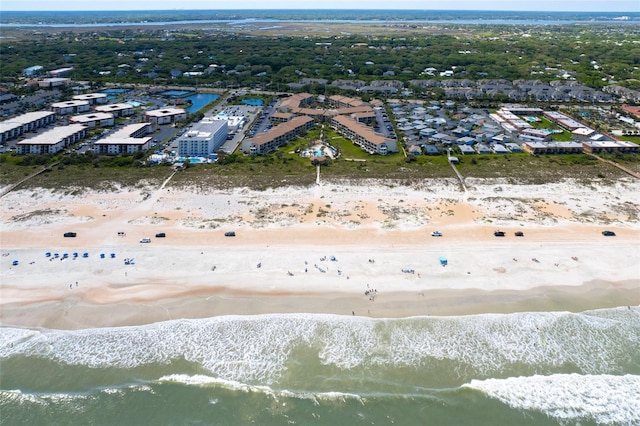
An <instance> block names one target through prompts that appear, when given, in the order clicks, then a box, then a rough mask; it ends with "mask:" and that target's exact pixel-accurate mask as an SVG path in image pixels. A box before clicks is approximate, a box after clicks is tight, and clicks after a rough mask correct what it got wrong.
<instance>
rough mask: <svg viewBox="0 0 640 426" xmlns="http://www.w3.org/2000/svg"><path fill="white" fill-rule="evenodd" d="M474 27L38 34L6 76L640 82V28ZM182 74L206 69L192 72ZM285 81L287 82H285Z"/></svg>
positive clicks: (12, 50) (14, 50)
mask: <svg viewBox="0 0 640 426" xmlns="http://www.w3.org/2000/svg"><path fill="white" fill-rule="evenodd" d="M621 28H622V27H604V26H598V25H593V26H589V25H584V26H557V27H553V26H473V27H460V29H459V30H458V31H451V30H449V31H448V33H446V34H422V33H416V34H411V33H409V34H402V35H401V36H400V35H397V36H395V35H373V34H370V35H361V34H332V35H327V36H292V35H279V36H273V35H255V34H241V33H231V32H228V31H219V30H215V29H213V30H207V31H205V30H150V29H147V30H141V29H126V30H118V29H105V30H101V31H94V32H88V33H78V32H72V31H62V32H59V33H55V34H53V33H52V34H44V33H42V34H41V33H38V34H33V35H31V36H30V37H29V38H28V39H27V40H5V41H3V42H1V43H0V59H1V60H0V64H1V66H0V79H1V80H2V81H4V82H8V81H14V82H17V81H19V79H20V78H21V73H22V70H23V69H24V68H27V67H29V66H32V65H42V66H43V67H44V69H45V70H52V69H56V68H62V67H68V66H73V68H74V71H73V74H72V76H71V77H72V78H74V79H76V80H89V81H92V82H97V83H106V82H116V83H147V84H186V85H194V83H197V84H198V85H212V86H219V87H229V86H231V87H233V86H248V85H252V84H255V85H265V84H270V85H272V87H275V85H284V84H287V83H290V82H296V81H299V80H300V79H301V78H305V77H306V78H315V79H320V78H321V79H327V80H329V81H333V80H338V79H359V80H363V81H371V80H381V79H394V80H400V81H403V82H405V84H406V83H407V82H408V81H409V80H412V79H419V78H434V79H438V78H441V77H439V74H436V75H435V76H433V77H432V76H424V75H423V74H422V72H423V71H424V69H425V68H429V67H432V68H435V69H436V70H438V71H444V70H448V69H454V70H455V78H467V79H480V78H489V79H499V78H502V79H507V80H515V79H538V80H542V81H550V80H554V79H557V78H558V77H557V74H558V73H559V72H561V71H567V72H569V73H571V74H572V75H573V76H574V77H575V78H576V79H577V80H578V81H580V82H582V83H584V84H586V85H588V86H591V87H594V88H601V87H602V86H603V85H605V84H609V82H612V81H615V82H616V83H617V84H620V85H628V86H630V87H634V86H636V85H637V82H638V81H640V71H639V69H638V68H639V67H640V43H639V41H640V29H639V28H637V27H636V26H631V25H628V26H625V27H624V31H623V30H622V29H621ZM185 72H197V73H200V72H202V73H203V74H202V75H198V76H191V77H186V76H184V73H185ZM282 87H283V88H284V86H282Z"/></svg>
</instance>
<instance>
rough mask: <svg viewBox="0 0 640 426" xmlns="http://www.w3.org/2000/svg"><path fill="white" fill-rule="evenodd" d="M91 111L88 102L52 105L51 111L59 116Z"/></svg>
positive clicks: (65, 102) (67, 102) (66, 102)
mask: <svg viewBox="0 0 640 426" xmlns="http://www.w3.org/2000/svg"><path fill="white" fill-rule="evenodd" d="M89 109H90V107H89V102H87V101H64V102H54V103H52V104H51V111H53V112H55V113H56V114H58V115H68V114H80V113H82V112H87V111H89Z"/></svg>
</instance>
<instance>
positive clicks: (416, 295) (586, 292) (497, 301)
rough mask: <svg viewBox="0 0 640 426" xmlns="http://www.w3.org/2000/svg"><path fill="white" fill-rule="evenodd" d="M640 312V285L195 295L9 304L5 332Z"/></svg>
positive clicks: (214, 291) (199, 291)
mask: <svg viewBox="0 0 640 426" xmlns="http://www.w3.org/2000/svg"><path fill="white" fill-rule="evenodd" d="M620 306H640V282H638V281H633V280H630V281H625V282H591V283H586V284H584V285H581V286H545V287H539V288H533V289H529V290H493V291H486V290H479V289H463V290H447V289H442V290H426V291H420V292H395V293H384V294H378V295H377V296H376V298H375V301H371V300H370V299H367V298H366V297H364V296H363V297H361V296H360V295H356V294H351V293H336V294H332V295H321V294H312V295H303V294H300V293H296V294H294V293H282V292H280V293H269V292H262V293H249V292H238V291H234V290H230V289H209V290H207V289H193V290H191V291H188V292H186V294H182V295H179V296H177V297H167V298H164V299H159V300H156V301H154V302H148V301H144V302H143V301H132V302H130V303H124V302H118V303H111V304H100V303H87V302H86V301H84V300H82V299H81V298H79V297H68V298H65V299H63V300H59V301H48V302H42V303H35V304H29V305H26V306H25V305H23V304H20V303H15V304H5V305H4V306H3V309H2V311H3V312H2V316H3V320H2V327H21V328H43V327H44V328H52V329H62V330H76V329H89V328H100V327H124V326H139V325H147V324H152V323H157V322H163V321H172V320H180V319H204V318H209V317H215V316H247V315H249V316H253V315H266V314H276V315H277V314H283V315H288V314H301V315H306V314H309V315H316V314H333V315H345V316H349V315H352V312H354V313H355V315H356V316H361V317H369V318H375V319H380V320H384V319H398V318H410V317H423V316H433V317H451V316H468V315H482V314H496V315H501V314H512V313H523V312H572V313H579V312H584V311H590V310H597V309H607V308H615V307H620Z"/></svg>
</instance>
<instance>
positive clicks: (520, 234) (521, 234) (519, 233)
mask: <svg viewBox="0 0 640 426" xmlns="http://www.w3.org/2000/svg"><path fill="white" fill-rule="evenodd" d="M515 235H516V237H524V232H522V231H518V232H516V233H515Z"/></svg>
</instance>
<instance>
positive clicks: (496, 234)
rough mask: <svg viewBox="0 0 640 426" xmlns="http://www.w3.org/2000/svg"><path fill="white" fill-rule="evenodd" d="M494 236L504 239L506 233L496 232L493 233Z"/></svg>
mask: <svg viewBox="0 0 640 426" xmlns="http://www.w3.org/2000/svg"><path fill="white" fill-rule="evenodd" d="M493 236H494V237H504V236H505V233H504V232H503V231H495V232H494V233H493Z"/></svg>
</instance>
